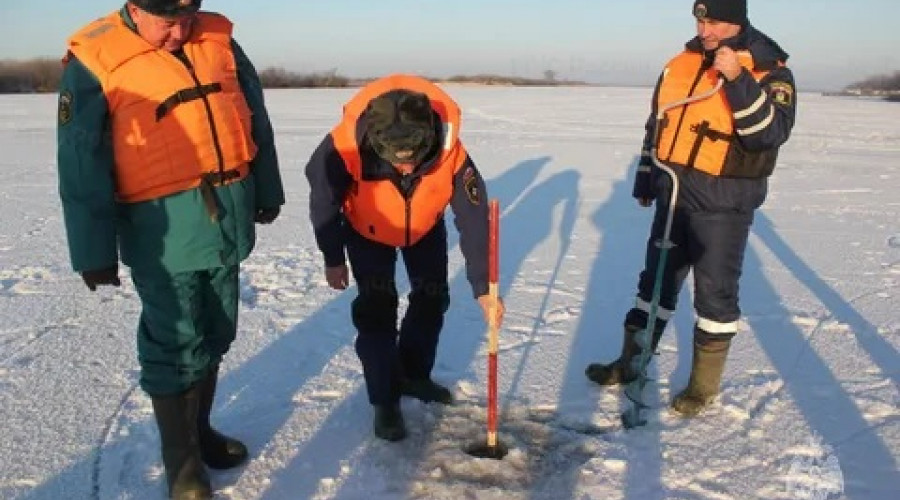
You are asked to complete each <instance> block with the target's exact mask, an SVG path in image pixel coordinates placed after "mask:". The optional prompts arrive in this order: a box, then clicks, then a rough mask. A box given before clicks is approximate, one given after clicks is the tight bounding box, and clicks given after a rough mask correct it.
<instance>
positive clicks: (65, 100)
mask: <svg viewBox="0 0 900 500" xmlns="http://www.w3.org/2000/svg"><path fill="white" fill-rule="evenodd" d="M57 116H58V118H59V124H60V125H65V124H67V123H69V122H70V121H71V120H72V93H71V92H69V91H68V90H63V91H62V92H60V93H59V111H58V112H57Z"/></svg>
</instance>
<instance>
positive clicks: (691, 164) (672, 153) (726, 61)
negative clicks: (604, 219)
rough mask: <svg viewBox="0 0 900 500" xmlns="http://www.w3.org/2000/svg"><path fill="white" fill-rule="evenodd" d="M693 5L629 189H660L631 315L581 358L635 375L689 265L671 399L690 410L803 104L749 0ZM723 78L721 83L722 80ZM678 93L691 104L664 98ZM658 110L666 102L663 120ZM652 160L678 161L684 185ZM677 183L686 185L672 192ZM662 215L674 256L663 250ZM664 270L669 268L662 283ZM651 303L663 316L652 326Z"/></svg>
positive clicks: (729, 325)
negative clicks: (687, 332)
mask: <svg viewBox="0 0 900 500" xmlns="http://www.w3.org/2000/svg"><path fill="white" fill-rule="evenodd" d="M693 14H694V18H695V20H696V23H697V36H696V37H694V38H693V39H692V40H690V41H689V42H688V43H687V45H686V46H685V49H684V51H683V52H681V53H680V54H679V55H677V56H676V57H675V58H673V59H672V60H671V61H670V62H669V63H668V65H667V66H666V68H665V70H664V71H663V74H662V76H661V77H660V79H659V82H658V83H657V86H656V89H655V91H654V94H653V102H652V113H651V116H650V120H649V121H648V123H647V134H646V136H645V139H644V147H643V152H642V155H641V161H640V164H639V166H638V173H637V177H636V180H635V185H634V197H635V198H637V200H638V202H639V203H640V204H641V205H642V206H645V207H646V206H650V204H651V203H652V202H653V200H654V199H655V200H656V213H655V216H654V220H653V226H652V228H651V234H650V238H649V241H648V243H647V253H646V263H645V268H644V271H643V272H642V273H641V276H640V280H639V283H638V295H637V299H636V301H635V305H634V307H633V308H632V309H631V310H630V311H628V314H627V315H626V316H625V322H624V323H625V325H624V326H625V329H624V330H625V331H624V340H623V344H622V352H621V354H620V356H619V358H618V359H616V360H615V361H613V362H611V363H593V364H591V365H589V366H588V367H587V370H586V375H587V377H588V378H589V379H590V380H592V381H594V382H596V383H598V384H600V385H618V384H626V383H631V382H633V381H634V380H635V379H637V378H638V376H639V375H640V368H643V367H640V368H639V367H636V366H635V364H634V363H633V362H632V360H633V359H635V357H637V356H639V355H640V354H641V350H642V348H641V346H640V344H639V343H638V342H637V341H636V335H638V333H644V334H647V337H646V338H647V340H648V342H647V349H649V352H651V353H652V352H653V351H655V350H656V346H657V344H658V343H659V339H660V337H661V336H662V333H663V330H664V329H665V327H666V323H667V321H668V320H669V318H670V317H671V315H672V313H673V312H674V310H675V305H676V300H677V298H678V292H679V290H680V289H681V285H682V283H683V282H684V279H685V278H686V277H687V275H688V272H689V271H691V270H693V273H694V308H695V310H696V312H697V321H696V324H695V325H694V349H693V364H692V367H691V376H690V381H689V383H688V386H687V388H686V389H684V390H683V391H682V392H681V393H679V394H678V395H677V396H675V398H674V400H673V401H672V408H673V410H675V411H676V412H678V413H680V414H681V415H684V416H693V415H696V414H697V413H699V412H700V411H701V410H703V409H704V408H705V407H707V406H708V405H709V404H710V403H711V402H712V401H713V400H714V399H715V397H716V395H717V394H718V392H719V384H720V381H721V378H722V373H723V371H724V369H725V358H726V357H727V355H728V350H729V348H730V346H731V339H732V337H734V336H735V334H737V332H738V319H739V318H740V315H741V311H740V308H739V307H738V280H739V278H740V275H741V267H742V265H743V259H744V250H745V248H746V246H747V239H748V235H749V232H750V224H751V223H752V222H753V213H754V211H755V210H756V209H757V208H759V207H760V205H762V203H763V200H765V197H766V191H767V188H768V177H769V176H770V175H771V174H772V171H773V170H774V168H775V160H776V157H777V155H778V149H779V147H780V146H781V145H782V144H784V143H785V141H787V140H788V137H789V136H790V133H791V128H792V127H793V125H794V114H795V105H796V95H795V94H796V93H795V91H794V78H793V75H792V74H791V71H790V70H789V69H788V68H787V67H786V66H785V61H786V60H787V57H788V55H787V54H786V53H785V52H784V51H783V50H781V48H780V47H779V46H778V44H776V43H775V42H774V41H773V40H772V39H770V38H769V37H767V36H766V35H764V34H763V33H761V32H760V31H758V30H756V29H755V28H754V27H753V26H751V25H750V22H749V21H748V19H747V2H746V0H697V1H695V2H694V7H693ZM720 79H724V84H722V86H721V88H717V87H716V85H717V82H719V80H720ZM704 95H707V96H708V97H705V98H704V97H702V96H704ZM688 101H691V102H690V103H687V102H688ZM678 102H682V103H685V104H684V105H680V106H674V107H671V109H667V108H669V107H670V106H672V105H673V104H674V103H678ZM658 110H666V111H665V116H664V117H663V118H662V119H661V120H660V121H659V125H658V126H657V111H658ZM654 152H655V153H656V158H653V156H652V155H653V153H654ZM656 162H659V164H662V165H663V166H665V167H667V168H669V169H671V170H672V172H673V174H674V176H675V178H676V179H677V180H678V184H677V185H678V186H679V190H675V189H673V186H674V183H673V182H672V180H671V178H670V176H669V175H668V174H667V173H666V172H663V169H662V168H658V165H657V163H656ZM675 192H677V193H679V197H678V199H677V202H676V203H674V204H672V203H671V202H670V200H671V198H672V194H673V193H675ZM673 210H674V212H671V211H673ZM670 213H671V214H672V215H673V217H672V218H670V217H669V215H670ZM667 221H672V224H671V234H670V241H671V243H672V245H671V249H669V246H666V249H667V251H668V257H669V258H668V260H666V259H665V258H662V259H661V258H660V255H661V248H660V240H664V239H665V238H663V235H664V228H665V227H666V226H667ZM668 243H669V241H663V242H662V245H667V244H668ZM662 256H663V257H665V256H666V254H665V253H662ZM660 261H665V264H664V266H663V267H664V268H663V269H659V267H660V266H659V263H660ZM658 273H663V274H662V276H661V280H662V281H661V288H660V292H659V293H656V292H655V291H654V288H655V284H656V280H657V274H658ZM656 306H658V307H656ZM651 311H652V313H653V314H654V315H655V318H656V319H655V321H654V324H652V325H649V330H650V332H646V331H645V329H647V328H648V325H647V323H648V322H649V315H650V314H651ZM643 359H646V360H647V361H649V357H646V358H643ZM638 397H639V396H638Z"/></svg>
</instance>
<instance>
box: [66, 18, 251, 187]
mask: <svg viewBox="0 0 900 500" xmlns="http://www.w3.org/2000/svg"><path fill="white" fill-rule="evenodd" d="M231 30H232V24H231V22H230V21H229V20H228V19H226V18H225V17H223V16H220V15H218V14H213V13H199V14H198V15H197V20H196V22H195V23H194V26H193V33H192V35H191V37H190V39H189V40H188V42H187V43H185V44H184V48H183V50H184V54H185V55H186V56H187V58H188V59H189V60H190V61H191V64H192V65H193V72H191V71H190V70H189V69H188V68H187V66H185V64H184V63H182V62H181V61H180V60H178V59H177V58H176V57H175V56H174V55H172V54H171V53H170V52H168V51H166V50H162V49H156V48H154V47H153V46H151V45H150V44H149V43H147V42H146V41H145V40H144V39H143V38H141V37H140V36H139V35H138V34H136V33H135V32H134V31H132V30H131V29H130V28H129V27H128V26H127V25H126V24H125V23H124V21H123V20H122V17H121V15H120V14H119V12H118V11H117V12H113V13H112V14H110V15H108V16H106V17H104V18H101V19H98V20H96V21H94V22H92V23H91V24H89V25H87V26H86V27H84V28H83V29H81V30H80V31H79V32H78V33H76V34H75V35H74V36H72V38H71V39H69V50H70V51H71V52H72V54H74V55H75V57H77V58H78V60H79V61H80V62H81V63H82V64H84V65H85V66H86V67H87V68H88V69H89V70H90V71H91V72H92V73H93V74H94V76H96V77H97V79H98V80H99V81H100V85H101V87H102V89H103V93H104V95H105V97H106V101H107V104H108V106H109V117H110V121H111V133H112V136H111V138H110V140H111V141H112V146H113V152H114V158H115V178H116V196H117V199H118V200H119V201H122V202H126V203H134V202H139V201H145V200H150V199H155V198H159V197H162V196H166V195H169V194H173V193H177V192H181V191H185V190H188V189H191V188H194V187H197V186H198V185H200V182H201V179H202V178H203V176H204V175H206V174H209V175H210V176H211V177H208V178H214V179H217V180H216V181H214V182H217V183H225V182H233V181H235V180H238V179H240V178H243V177H244V176H246V175H247V173H248V170H249V162H250V160H251V159H253V157H254V156H255V155H256V145H255V144H254V143H253V139H252V137H251V124H250V118H251V113H250V108H249V107H248V105H247V102H246V100H245V99H244V97H243V94H242V92H241V87H240V84H239V83H238V79H237V67H236V63H235V60H234V54H233V53H232V50H231Z"/></svg>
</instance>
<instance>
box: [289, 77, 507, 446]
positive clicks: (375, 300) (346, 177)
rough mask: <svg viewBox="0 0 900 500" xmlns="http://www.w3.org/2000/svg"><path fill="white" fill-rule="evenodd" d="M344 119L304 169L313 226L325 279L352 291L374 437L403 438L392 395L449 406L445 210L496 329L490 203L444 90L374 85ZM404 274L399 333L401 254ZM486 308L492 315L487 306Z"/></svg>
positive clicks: (412, 80) (416, 80) (395, 81)
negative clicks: (438, 377) (443, 347)
mask: <svg viewBox="0 0 900 500" xmlns="http://www.w3.org/2000/svg"><path fill="white" fill-rule="evenodd" d="M343 115H344V116H343V119H342V120H341V122H340V123H338V124H337V126H335V127H334V129H333V130H332V131H331V132H330V133H329V134H328V135H327V136H326V137H325V139H324V140H323V141H322V142H321V144H320V145H319V147H318V148H317V149H316V150H315V152H314V153H313V154H312V157H311V158H310V160H309V163H308V165H307V166H306V176H307V179H308V180H309V184H310V219H311V221H312V224H313V229H314V231H315V236H316V241H317V243H318V246H319V249H320V250H321V251H322V254H323V256H324V259H325V278H326V280H327V281H328V284H329V286H331V287H332V288H334V289H337V290H343V289H345V288H346V287H347V286H348V284H349V271H348V268H347V265H346V263H345V254H346V258H347V259H349V261H350V269H352V273H353V278H354V279H355V280H356V283H357V288H358V295H357V297H356V299H355V300H354V301H353V306H352V311H351V315H352V319H353V325H354V326H355V327H356V329H357V332H358V336H357V338H356V352H357V355H358V356H359V359H360V361H361V362H362V367H363V374H364V377H365V381H366V390H367V392H368V396H369V402H370V403H371V404H372V405H373V406H374V412H375V417H374V433H375V435H376V436H378V437H379V438H381V439H385V440H388V441H397V440H400V439H403V438H404V437H405V436H406V427H405V424H404V421H403V415H402V413H401V412H400V396H401V395H406V396H411V397H414V398H416V399H419V400H422V401H425V402H439V403H443V404H450V403H452V402H453V394H452V393H451V392H450V390H448V389H447V388H446V387H443V386H441V385H440V384H438V383H436V382H434V381H433V380H432V379H431V371H432V368H433V367H434V361H435V354H436V351H437V344H438V337H439V335H440V332H441V328H442V327H443V323H444V314H445V312H446V311H447V308H448V306H449V304H450V295H449V286H448V283H447V274H448V269H447V265H448V264H447V229H446V226H445V223H444V212H445V210H446V208H447V206H448V205H449V206H450V207H451V209H452V210H453V213H454V215H455V223H456V226H457V228H458V230H459V232H460V248H461V249H462V252H463V255H464V256H465V259H466V271H467V277H468V279H469V283H470V284H471V286H472V291H473V293H474V296H475V298H476V299H477V300H478V303H479V305H480V306H481V308H482V310H483V311H484V314H485V318H486V319H487V318H489V311H491V310H495V311H496V313H495V318H494V319H495V320H496V321H497V323H498V324H499V322H500V319H501V318H502V315H503V305H502V303H500V301H499V300H495V299H494V298H492V297H491V295H490V294H489V293H488V204H487V201H488V199H487V192H486V189H485V185H484V181H483V179H482V177H481V174H480V173H479V172H478V170H477V169H476V167H475V164H474V163H473V162H472V159H471V158H470V157H469V155H468V153H467V152H466V149H465V148H464V147H463V144H462V142H461V141H460V139H459V125H460V109H459V107H458V106H457V104H456V103H455V102H454V101H453V100H452V99H451V98H450V96H448V95H447V94H446V93H445V92H444V91H443V90H442V89H440V88H439V87H438V86H436V85H434V84H433V83H431V82H429V81H427V80H425V79H423V78H420V77H417V76H410V75H390V76H387V77H384V78H381V79H379V80H376V81H374V82H372V83H370V84H368V85H367V86H365V87H364V88H363V89H362V90H360V91H359V92H358V93H357V94H356V96H354V97H353V98H352V99H351V100H350V101H349V102H348V103H347V104H346V105H345V106H344V114H343ZM398 250H399V252H400V254H401V255H402V256H403V262H404V265H405V266H406V272H407V274H408V276H409V282H410V287H411V290H410V293H409V306H408V308H407V310H406V314H405V316H404V317H403V319H402V321H400V324H399V328H398V325H397V319H398V318H397V308H398V295H397V287H396V284H395V281H394V274H395V268H396V263H397V252H398ZM492 306H493V307H492Z"/></svg>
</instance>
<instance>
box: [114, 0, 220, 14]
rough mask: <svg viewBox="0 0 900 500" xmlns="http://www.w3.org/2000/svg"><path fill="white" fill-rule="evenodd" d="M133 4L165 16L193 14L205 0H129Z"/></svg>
mask: <svg viewBox="0 0 900 500" xmlns="http://www.w3.org/2000/svg"><path fill="white" fill-rule="evenodd" d="M129 1H130V2H131V3H132V4H134V5H135V6H137V7H139V8H140V9H141V10H145V11H147V12H149V13H151V14H154V15H157V16H164V17H174V16H181V15H184V14H193V13H194V12H197V11H198V10H200V3H202V1H203V0H129Z"/></svg>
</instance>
